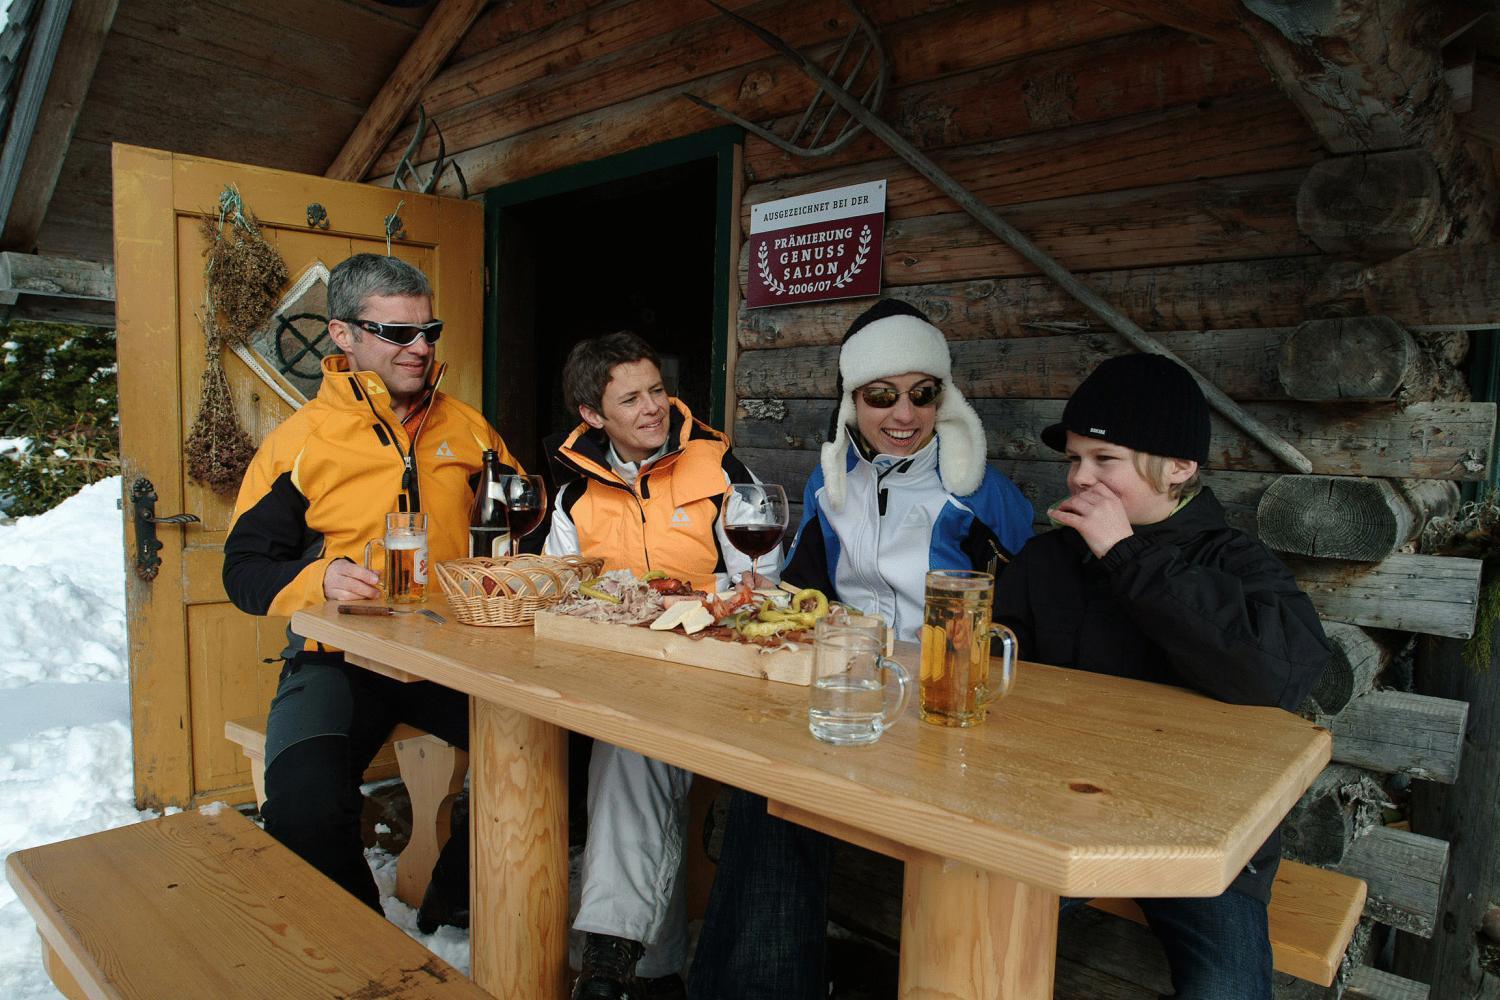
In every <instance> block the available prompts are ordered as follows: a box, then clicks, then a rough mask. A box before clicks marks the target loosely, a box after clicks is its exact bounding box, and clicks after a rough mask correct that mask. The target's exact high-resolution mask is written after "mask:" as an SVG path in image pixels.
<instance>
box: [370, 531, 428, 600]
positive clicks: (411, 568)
mask: <svg viewBox="0 0 1500 1000" xmlns="http://www.w3.org/2000/svg"><path fill="white" fill-rule="evenodd" d="M376 548H379V549H380V550H381V551H382V553H383V555H382V556H381V557H380V559H381V560H382V562H383V565H379V564H377V563H376V562H375V554H374V552H375V549H376ZM365 569H373V570H375V571H376V572H377V573H380V588H381V590H383V591H384V592H385V599H386V600H387V601H390V602H391V603H392V604H416V603H417V602H419V601H421V600H423V599H425V598H426V597H427V515H426V514H425V513H420V512H419V513H414V514H387V515H386V516H385V537H384V538H379V539H376V540H375V541H373V542H369V543H367V544H366V545H365Z"/></svg>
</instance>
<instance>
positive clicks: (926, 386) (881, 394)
mask: <svg viewBox="0 0 1500 1000" xmlns="http://www.w3.org/2000/svg"><path fill="white" fill-rule="evenodd" d="M857 391H858V392H859V396H860V398H861V399H863V400H864V401H865V405H866V406H873V407H875V409H877V410H889V409H890V408H891V407H893V406H895V405H896V403H898V402H899V401H900V399H901V397H902V396H905V397H906V398H907V399H910V400H911V405H912V406H931V405H932V404H933V403H936V402H937V398H938V397H939V396H941V395H942V394H943V384H942V383H941V382H923V383H922V384H921V385H917V386H912V387H911V388H910V389H893V388H891V387H890V386H888V385H867V386H862V387H861V388H860V389H859V390H857Z"/></svg>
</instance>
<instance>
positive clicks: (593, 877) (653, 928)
mask: <svg viewBox="0 0 1500 1000" xmlns="http://www.w3.org/2000/svg"><path fill="white" fill-rule="evenodd" d="M692 783H693V775H692V773H691V772H689V771H684V770H682V769H681V768H677V767H672V766H671V765H670V764H663V763H662V762H661V761H658V760H652V759H651V758H649V757H643V756H641V755H640V754H638V753H635V752H634V751H632V750H622V749H620V748H619V747H616V746H612V745H610V744H608V743H605V742H604V741H603V740H595V741H594V753H593V757H592V758H591V759H590V760H589V794H588V806H589V829H588V840H587V842H586V843H585V845H584V850H583V891H582V904H581V905H580V906H579V909H578V918H577V919H576V920H574V921H573V927H574V929H575V930H580V931H587V932H589V933H594V934H612V935H614V936H615V937H622V938H628V939H630V940H632V941H639V942H641V943H642V944H644V945H645V946H646V953H645V954H644V955H643V956H642V957H641V960H640V962H638V963H637V964H636V975H638V976H642V977H650V978H654V977H656V976H666V975H670V974H672V973H674V972H681V971H682V966H683V964H684V963H685V962H686V961H687V899H686V897H685V896H684V894H683V891H684V888H685V886H684V885H683V883H684V882H685V881H686V880H685V879H683V878H681V877H680V872H681V868H682V858H683V850H682V844H683V837H684V836H685V835H686V832H687V818H688V804H687V796H688V789H689V788H690V787H691V786H692Z"/></svg>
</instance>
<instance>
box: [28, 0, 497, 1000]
mask: <svg viewBox="0 0 1500 1000" xmlns="http://www.w3.org/2000/svg"><path fill="white" fill-rule="evenodd" d="M3 2H4V0H0V4H3ZM119 498H120V480H119V478H118V477H117V478H113V479H107V480H104V481H103V482H99V483H95V484H94V485H92V486H88V487H85V488H84V489H83V490H81V491H79V493H78V494H77V495H76V496H74V497H72V498H71V499H69V500H67V501H65V502H64V503H62V504H60V505H59V506H58V507H56V508H54V509H53V510H50V511H48V512H47V513H45V514H41V515H39V516H37V517H24V518H21V519H19V520H17V521H16V522H15V523H14V524H9V525H0V691H3V695H0V862H3V861H4V859H5V856H6V855H8V854H10V852H11V851H16V850H20V849H22V848H26V847H32V846H34V845H37V844H45V843H51V842H52V841H57V840H65V839H67V838H70V837H77V836H82V835H83V834H86V833H93V832H96V831H99V830H107V829H111V828H113V827H117V826H122V825H124V824H127V823H135V822H138V821H140V820H143V819H150V818H152V817H153V816H154V815H155V814H154V813H150V812H139V811H137V810H136V808H135V806H134V804H133V802H132V801H131V798H132V790H131V785H132V781H131V750H130V695H129V688H128V678H129V669H128V661H127V658H126V637H125V569H124V566H125V557H124V549H123V534H122V524H121V518H122V516H123V515H122V514H121V513H120V510H119V508H118V507H117V505H116V502H117V501H118V500H119ZM369 857H370V863H371V867H372V868H373V869H374V870H375V879H376V882H377V884H378V885H379V886H380V890H381V895H382V896H384V897H391V893H392V892H393V891H394V888H395V878H396V868H395V859H394V858H393V857H392V856H391V855H390V854H388V853H386V852H384V851H380V850H372V851H370V852H369ZM384 905H385V912H386V916H387V917H388V918H389V919H390V920H391V921H392V922H393V923H395V924H396V925H398V926H399V927H401V928H402V929H403V930H405V931H406V932H407V933H408V934H410V935H411V936H412V937H415V938H416V939H417V940H419V941H421V942H422V943H423V944H425V945H426V946H427V947H429V948H431V949H432V950H434V951H436V952H437V953H438V954H439V955H441V956H442V957H443V958H444V959H446V960H447V961H448V962H450V963H452V964H453V965H455V966H457V967H459V968H460V969H463V970H464V971H466V972H467V970H468V966H469V937H468V933H467V932H465V931H459V930H456V929H454V928H451V927H444V928H442V929H440V930H439V931H438V932H437V934H434V935H432V936H431V937H427V936H424V935H422V934H420V933H418V932H417V930H416V914H415V912H414V911H413V910H412V909H411V908H410V907H407V906H405V905H403V904H402V903H401V902H400V901H398V900H396V899H394V898H386V899H385V900H384ZM59 996H60V994H59V993H58V992H57V991H56V989H54V988H53V986H52V983H51V981H50V980H48V978H47V974H46V973H45V972H43V971H42V963H41V951H40V949H39V947H38V943H37V936H36V929H35V925H34V924H33V922H32V920H31V917H30V915H29V914H28V913H27V912H26V909H25V907H23V906H22V905H21V903H20V901H19V900H18V899H17V898H16V895H15V893H14V892H13V891H12V890H11V888H10V885H9V883H6V882H0V997H4V998H6V1000H33V998H41V997H46V998H49V1000H50V998H55V997H59Z"/></svg>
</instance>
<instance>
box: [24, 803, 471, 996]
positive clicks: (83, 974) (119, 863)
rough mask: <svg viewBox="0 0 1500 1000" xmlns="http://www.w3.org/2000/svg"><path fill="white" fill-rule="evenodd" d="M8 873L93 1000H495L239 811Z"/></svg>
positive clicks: (46, 850) (80, 843)
mask: <svg viewBox="0 0 1500 1000" xmlns="http://www.w3.org/2000/svg"><path fill="white" fill-rule="evenodd" d="M6 874H7V876H8V877H9V879H10V883H11V885H12V886H13V887H14V888H15V890H16V893H17V895H19V896H20V898H21V900H22V902H23V903H24V904H25V905H26V908H27V909H28V910H29V911H30V912H31V915H32V917H33V918H34V919H35V920H36V923H37V928H38V930H39V931H40V932H41V934H42V937H43V940H44V941H45V942H46V944H47V945H49V946H50V947H51V948H52V949H53V950H54V951H56V953H57V956H58V959H59V960H60V961H61V962H62V963H63V964H64V966H65V967H66V969H67V972H68V973H69V974H70V975H71V976H72V978H73V979H75V980H76V981H77V983H78V985H79V986H81V987H82V989H83V990H84V992H85V993H87V994H88V995H90V996H104V997H141V998H156V997H167V996H184V997H220V998H226V1000H228V998H235V997H245V998H252V997H254V998H260V997H269V996H274V997H285V998H294V997H308V998H312V997H334V996H372V997H373V996H379V997H382V998H385V997H391V998H402V1000H407V998H410V1000H416V998H428V997H441V998H448V997H454V998H459V997H462V998H475V1000H477V998H481V997H485V996H486V994H485V993H483V992H482V991H481V990H480V989H479V988H478V987H477V986H475V985H474V984H473V983H472V982H470V981H469V980H468V979H466V978H465V977H464V976H463V975H462V974H461V973H459V972H458V971H457V970H456V969H454V968H453V967H452V966H450V965H448V964H447V963H446V962H444V961H443V960H442V959H440V958H439V957H437V956H436V955H434V954H432V953H431V952H429V951H428V950H427V949H425V948H423V947H422V946H421V945H420V944H418V943H417V942H415V941H413V940H412V939H411V938H409V937H407V935H406V934H405V933H403V932H402V931H401V930H400V929H399V928H397V927H396V926H394V925H393V924H390V923H388V922H387V921H386V920H384V919H383V918H381V917H380V916H378V915H377V914H376V913H375V912H374V911H372V910H370V909H368V908H367V907H365V906H364V905H362V904H360V903H359V902H358V901H356V900H355V899H353V898H352V897H351V896H349V895H348V894H347V893H345V892H344V891H343V890H341V889H339V888H338V887H337V886H336V885H334V884H333V883H332V882H331V881H329V880H328V879H327V878H325V877H324V876H322V875H321V874H319V873H318V872H317V871H315V870H314V869H313V868H312V867H311V866H310V865H308V864H307V863H306V862H304V861H302V860H301V859H300V858H298V857H297V856H296V855H294V854H292V852H291V851H289V850H287V849H286V848H284V847H282V846H281V845H280V844H278V843H276V841H274V840H273V839H272V838H271V837H270V836H269V835H267V834H266V833H265V832H264V831H262V830H260V829H259V828H258V827H256V826H255V824H253V823H251V822H250V821H249V820H247V819H245V818H244V817H243V816H241V815H240V814H239V813H237V812H235V811H233V810H230V809H223V810H220V811H219V812H217V813H213V814H207V813H199V812H185V813H179V814H177V815H174V816H167V817H165V818H163V819H157V820H150V821H148V822H144V823H137V824H133V825H131V826H125V827H120V828H117V829H114V830H107V831H105V832H103V833H96V834H90V835H88V836H84V837H78V838H75V839H73V840H66V841H62V842H60V843H56V844H47V845H43V846H41V847H34V848H30V849H28V850H23V851H17V852H15V853H13V854H11V855H10V857H9V858H8V859H7V862H6Z"/></svg>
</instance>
